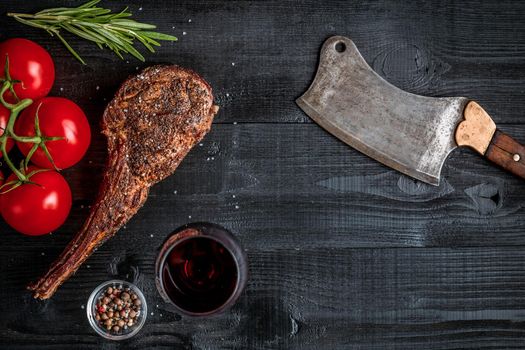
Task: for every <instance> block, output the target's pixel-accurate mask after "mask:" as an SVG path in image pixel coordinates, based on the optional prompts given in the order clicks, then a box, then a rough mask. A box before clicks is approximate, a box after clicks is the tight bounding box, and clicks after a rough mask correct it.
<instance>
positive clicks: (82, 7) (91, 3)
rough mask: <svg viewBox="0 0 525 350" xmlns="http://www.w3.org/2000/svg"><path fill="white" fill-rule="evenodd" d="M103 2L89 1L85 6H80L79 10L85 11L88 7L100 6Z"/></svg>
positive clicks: (98, 0) (97, 0)
mask: <svg viewBox="0 0 525 350" xmlns="http://www.w3.org/2000/svg"><path fill="white" fill-rule="evenodd" d="M100 1H101V0H91V1H88V2H86V3H85V4H84V5H80V6H79V7H77V9H85V8H88V7H93V6H95V5H96V4H98V3H99V2H100Z"/></svg>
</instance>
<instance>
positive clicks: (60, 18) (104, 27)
mask: <svg viewBox="0 0 525 350" xmlns="http://www.w3.org/2000/svg"><path fill="white" fill-rule="evenodd" d="M99 2H100V0H91V1H88V2H86V3H85V4H83V5H80V6H78V7H55V8H50V9H46V10H42V11H40V12H37V13H36V14H26V13H8V14H7V15H8V16H9V17H13V18H14V19H16V20H17V21H19V22H20V23H23V24H25V25H28V26H32V27H35V28H40V29H44V30H45V31H47V32H48V33H49V34H50V35H51V36H57V37H58V39H59V40H60V41H61V42H62V43H63V44H64V46H66V48H67V49H68V50H69V52H71V54H72V55H73V56H74V57H75V58H76V59H78V60H79V61H80V62H82V63H83V64H85V62H84V60H82V58H81V57H80V55H79V54H78V53H77V52H76V51H75V50H74V49H73V48H72V47H71V46H70V45H69V43H68V42H67V41H66V40H65V39H64V37H63V36H62V35H61V34H60V33H61V30H65V31H68V32H70V33H71V34H73V35H76V36H78V37H80V38H82V39H85V40H89V41H92V42H94V43H95V44H96V45H97V46H98V47H99V48H103V47H107V48H109V49H110V50H112V51H113V52H114V53H115V54H116V55H117V56H118V57H120V58H121V59H123V56H122V53H127V54H130V55H132V56H134V57H136V58H137V59H139V60H141V61H144V56H143V55H142V54H141V53H140V52H139V51H138V50H137V49H136V48H135V47H134V44H135V40H136V41H139V42H140V43H142V45H144V47H145V48H146V49H147V50H149V51H150V52H155V50H154V48H153V47H154V46H160V43H159V42H158V41H160V40H165V41H176V40H177V38H176V37H175V36H172V35H168V34H163V33H158V32H155V31H152V29H155V28H156V26H155V25H153V24H149V23H141V22H137V21H135V20H133V19H130V18H129V17H131V12H129V10H128V8H127V7H126V8H124V9H123V10H122V11H120V12H117V13H112V12H111V10H109V9H105V8H102V7H97V6H96V5H97V4H98V3H99Z"/></svg>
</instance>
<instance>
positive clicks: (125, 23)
mask: <svg viewBox="0 0 525 350" xmlns="http://www.w3.org/2000/svg"><path fill="white" fill-rule="evenodd" d="M111 24H115V25H118V26H121V27H124V28H130V29H155V28H156V27H157V26H155V25H153V24H148V23H140V22H136V21H134V20H132V19H116V20H114V21H112V22H111Z"/></svg>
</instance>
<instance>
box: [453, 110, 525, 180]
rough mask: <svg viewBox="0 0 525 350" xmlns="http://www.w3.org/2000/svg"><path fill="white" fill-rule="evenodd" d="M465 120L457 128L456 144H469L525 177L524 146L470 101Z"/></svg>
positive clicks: (492, 159)
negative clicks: (500, 128) (501, 129)
mask: <svg viewBox="0 0 525 350" xmlns="http://www.w3.org/2000/svg"><path fill="white" fill-rule="evenodd" d="M463 116H464V118H465V120H463V121H462V122H461V123H459V125H458V127H457V129H456V143H457V144H458V145H459V146H468V147H470V148H473V149H474V150H475V151H477V152H478V153H480V154H481V155H484V156H485V157H486V158H487V159H489V160H491V161H492V162H494V163H495V164H497V165H499V166H501V167H502V168H503V169H505V170H507V171H509V172H511V173H513V174H514V175H517V176H519V177H521V178H523V179H525V146H523V145H521V144H520V143H519V142H518V141H516V140H514V139H513V138H512V137H510V136H508V135H507V134H505V133H503V132H502V131H500V130H499V129H497V128H496V124H495V123H494V121H493V120H492V118H490V116H489V115H488V113H487V112H485V110H484V109H483V108H481V106H480V105H479V104H477V103H476V102H474V101H470V102H469V103H468V104H467V106H466V107H465V110H464V111H463Z"/></svg>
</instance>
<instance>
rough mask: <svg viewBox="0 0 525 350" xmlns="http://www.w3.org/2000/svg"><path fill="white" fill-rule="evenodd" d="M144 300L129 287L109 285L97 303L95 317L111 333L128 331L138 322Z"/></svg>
mask: <svg viewBox="0 0 525 350" xmlns="http://www.w3.org/2000/svg"><path fill="white" fill-rule="evenodd" d="M141 305H142V302H141V301H140V299H139V298H138V296H137V294H136V293H134V292H133V291H132V290H131V289H129V288H122V287H118V286H116V287H108V288H106V290H105V291H104V292H103V293H102V295H101V296H100V297H99V298H98V301H97V303H96V304H95V310H94V313H95V314H94V318H95V320H96V321H97V323H98V324H99V325H100V327H102V328H105V329H106V330H108V331H109V332H111V333H121V332H122V331H127V330H128V328H130V327H133V326H134V325H135V324H136V323H137V318H138V316H139V313H140V310H141Z"/></svg>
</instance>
